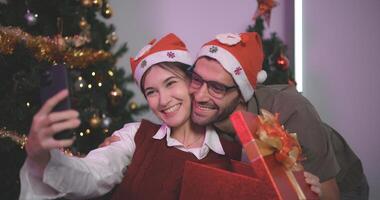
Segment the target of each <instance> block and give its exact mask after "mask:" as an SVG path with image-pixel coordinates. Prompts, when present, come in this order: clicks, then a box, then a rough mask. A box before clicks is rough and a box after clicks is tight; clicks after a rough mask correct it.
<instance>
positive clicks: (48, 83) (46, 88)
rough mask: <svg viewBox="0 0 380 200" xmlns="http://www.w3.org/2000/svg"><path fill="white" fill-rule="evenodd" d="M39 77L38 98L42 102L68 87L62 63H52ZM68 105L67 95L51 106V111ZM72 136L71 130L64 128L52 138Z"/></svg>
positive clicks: (65, 107) (64, 108)
mask: <svg viewBox="0 0 380 200" xmlns="http://www.w3.org/2000/svg"><path fill="white" fill-rule="evenodd" d="M40 77H41V80H40V98H41V103H42V104H44V103H45V102H46V101H47V100H48V99H49V98H51V97H52V96H54V95H55V94H57V93H58V92H60V91H62V90H64V89H69V88H70V87H69V80H68V74H67V68H66V66H65V65H64V64H59V65H53V66H50V67H48V68H47V69H45V70H42V71H41V76H40ZM69 93H70V92H69ZM70 107H71V103H70V95H69V96H68V97H67V98H65V99H63V100H62V101H61V102H59V103H58V104H57V105H56V106H55V107H54V108H53V112H56V111H63V110H68V109H70ZM72 137H74V134H73V130H65V131H62V132H59V133H57V134H55V135H54V138H55V139H57V140H61V139H69V138H72Z"/></svg>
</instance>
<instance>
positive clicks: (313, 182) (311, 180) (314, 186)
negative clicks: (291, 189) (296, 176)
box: [304, 171, 322, 197]
mask: <svg viewBox="0 0 380 200" xmlns="http://www.w3.org/2000/svg"><path fill="white" fill-rule="evenodd" d="M304 176H305V181H306V183H308V184H310V188H311V191H313V192H315V193H317V194H318V196H319V197H322V190H321V183H320V182H319V178H318V177H317V176H315V175H313V174H311V173H309V172H306V171H305V172H304Z"/></svg>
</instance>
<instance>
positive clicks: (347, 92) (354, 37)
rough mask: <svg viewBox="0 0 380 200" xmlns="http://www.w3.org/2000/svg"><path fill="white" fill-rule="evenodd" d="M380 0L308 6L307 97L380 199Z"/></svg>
mask: <svg viewBox="0 0 380 200" xmlns="http://www.w3.org/2000/svg"><path fill="white" fill-rule="evenodd" d="M379 10H380V1H378V0H367V1H358V0H345V1H343V0H342V1H328V0H319V1H304V95H305V96H306V97H308V98H309V99H310V100H311V101H312V103H313V104H314V105H315V106H316V107H317V109H318V111H319V113H320V114H321V116H322V118H323V119H324V120H326V121H327V122H329V123H330V124H332V125H333V126H334V127H335V128H336V129H337V130H338V131H340V132H341V133H342V135H343V136H344V137H345V138H346V140H347V142H348V143H349V144H350V145H351V147H352V148H353V150H354V151H355V152H356V153H357V154H358V156H359V157H360V158H361V160H362V162H363V164H364V169H365V173H366V174H367V178H368V181H369V184H370V197H371V198H370V199H380V191H379V188H380V187H379V185H380V175H379V173H378V172H377V170H378V169H380V162H379V160H380V154H379V152H378V151H379V142H380V131H379V128H378V127H377V125H380V120H379V119H380V117H379V114H380V106H379V103H378V102H380V89H379V86H380V79H379V77H380V64H379V47H380V38H379V37H380V26H379V25H380V22H379V19H380V12H379Z"/></svg>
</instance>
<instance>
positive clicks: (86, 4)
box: [81, 0, 92, 8]
mask: <svg viewBox="0 0 380 200" xmlns="http://www.w3.org/2000/svg"><path fill="white" fill-rule="evenodd" d="M81 2H82V5H83V6H84V7H87V8H89V7H91V6H92V1H91V0H82V1H81Z"/></svg>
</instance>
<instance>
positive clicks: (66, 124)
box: [43, 118, 80, 137]
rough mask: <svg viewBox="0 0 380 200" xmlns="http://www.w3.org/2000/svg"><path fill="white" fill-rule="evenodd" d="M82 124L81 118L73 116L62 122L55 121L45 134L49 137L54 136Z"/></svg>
mask: <svg viewBox="0 0 380 200" xmlns="http://www.w3.org/2000/svg"><path fill="white" fill-rule="evenodd" d="M79 125H80V120H79V119H78V118H73V119H69V120H65V121H61V122H55V123H53V124H51V125H50V126H49V127H47V128H46V132H45V133H44V134H43V135H45V136H47V137H52V136H53V135H55V134H57V133H59V132H61V131H64V130H68V129H74V128H77V127H78V126H79Z"/></svg>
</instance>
